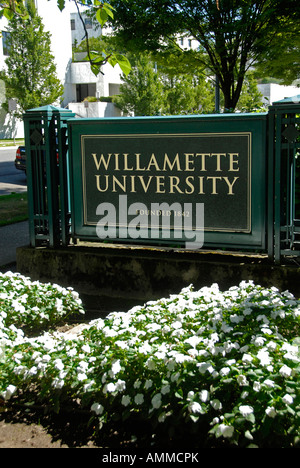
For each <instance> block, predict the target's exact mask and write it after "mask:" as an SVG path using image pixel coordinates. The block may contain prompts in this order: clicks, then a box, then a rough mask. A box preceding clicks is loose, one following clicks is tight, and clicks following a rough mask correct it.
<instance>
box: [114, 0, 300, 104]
mask: <svg viewBox="0 0 300 468" xmlns="http://www.w3.org/2000/svg"><path fill="white" fill-rule="evenodd" d="M111 3H112V5H113V6H114V8H115V15H114V20H113V21H112V24H113V26H114V28H115V29H116V30H117V34H118V36H119V37H120V38H121V40H122V41H123V42H124V43H126V45H127V47H128V48H131V49H135V50H138V49H139V50H149V51H159V50H160V51H166V50H168V49H170V47H172V48H173V49H174V48H177V49H178V48H179V47H180V46H179V45H178V41H177V42H176V38H177V39H178V37H179V36H180V35H187V36H189V37H192V38H194V39H195V40H197V41H198V43H199V48H198V50H197V54H196V60H197V62H198V64H199V66H202V67H203V70H205V71H206V72H207V73H208V74H210V75H211V76H216V77H217V78H218V81H219V85H220V88H221V90H222V92H223V95H224V107H225V109H228V110H229V109H231V110H232V109H235V107H236V105H237V102H238V99H239V97H240V93H241V90H242V86H243V81H244V77H245V74H246V72H247V70H248V69H249V68H250V67H251V66H253V65H254V64H255V63H257V62H259V58H260V56H262V55H263V54H264V53H265V54H266V53H267V52H268V51H270V50H271V48H272V47H273V44H274V47H275V46H276V37H278V36H277V31H278V30H279V29H280V31H282V32H285V33H288V32H289V31H292V30H293V31H296V30H297V27H295V25H296V24H297V25H298V31H299V5H298V2H297V0H291V1H289V2H286V1H283V0H258V1H254V0H202V1H199V0H181V1H173V0H150V1H149V0H139V2H136V1H135V0H111ZM298 34H299V33H298ZM185 53H187V51H185V50H183V49H182V50H181V54H185ZM179 60H180V58H179Z"/></svg>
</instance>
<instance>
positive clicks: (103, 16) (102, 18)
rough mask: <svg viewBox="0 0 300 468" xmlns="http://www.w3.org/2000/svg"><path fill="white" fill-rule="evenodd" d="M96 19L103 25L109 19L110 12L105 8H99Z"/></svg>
mask: <svg viewBox="0 0 300 468" xmlns="http://www.w3.org/2000/svg"><path fill="white" fill-rule="evenodd" d="M96 19H97V21H98V22H99V23H100V25H101V27H103V26H104V24H105V23H106V21H107V20H108V14H107V13H106V10H104V8H99V9H98V10H97V12H96Z"/></svg>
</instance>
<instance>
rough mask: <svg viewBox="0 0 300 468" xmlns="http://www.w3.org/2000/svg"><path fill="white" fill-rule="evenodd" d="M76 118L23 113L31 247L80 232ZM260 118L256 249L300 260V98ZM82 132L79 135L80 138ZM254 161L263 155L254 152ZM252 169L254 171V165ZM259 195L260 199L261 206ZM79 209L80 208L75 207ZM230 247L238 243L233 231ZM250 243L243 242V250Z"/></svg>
mask: <svg viewBox="0 0 300 468" xmlns="http://www.w3.org/2000/svg"><path fill="white" fill-rule="evenodd" d="M74 117H75V115H74V114H73V113H72V112H71V111H69V110H66V109H59V108H56V107H53V106H46V107H42V108H38V109H32V110H29V111H27V112H26V113H25V114H24V126H25V144H26V155H27V179H28V200H29V227H30V242H31V245H32V246H33V247H37V246H39V245H47V246H49V247H57V246H60V245H62V246H67V245H68V244H69V243H70V240H71V238H74V237H75V238H76V233H74V232H73V230H74V223H73V221H74V220H73V221H72V217H73V218H74V216H75V215H74V213H72V209H73V210H74V209H75V208H74V199H76V197H74V193H75V192H76V190H77V189H78V184H79V183H80V177H81V176H80V175H78V174H76V171H75V172H74V166H73V161H72V160H70V158H75V159H76V158H77V157H78V155H77V153H76V152H78V151H79V148H78V147H76V148H75V150H74V144H73V151H75V153H76V154H70V152H69V146H70V145H69V138H71V137H70V134H71V133H72V132H73V133H74V134H76V132H77V128H78V121H79V120H80V121H81V122H82V124H83V125H85V128H87V126H88V125H89V122H88V119H74ZM104 120H105V119H104ZM206 120H207V123H206V125H207V126H209V119H206ZM211 120H212V122H214V123H212V125H215V126H218V125H219V123H217V121H219V120H218V119H216V116H212V119H211ZM250 120H251V119H250ZM258 120H259V117H258ZM220 121H221V120H220ZM237 121H238V119H237ZM262 121H263V122H264V124H263V125H265V124H266V130H268V135H267V131H263V134H262V133H261V131H260V138H262V140H261V141H262V143H260V148H263V147H264V148H265V154H264V155H263V156H262V157H263V158H265V162H267V164H265V162H264V163H263V164H261V165H260V166H259V167H260V169H259V170H260V171H262V172H263V174H259V177H257V178H256V179H253V180H254V182H252V191H253V193H254V198H253V200H254V202H255V203H253V206H252V215H253V213H254V217H255V210H257V209H259V210H260V219H259V222H257V223H256V224H254V226H256V227H255V229H254V231H256V232H254V236H256V238H257V239H258V238H261V239H262V241H261V242H259V243H258V245H257V246H256V244H255V245H254V248H255V249H256V251H259V252H262V253H267V254H268V256H269V258H270V260H271V261H274V262H275V263H280V262H281V261H282V259H283V258H291V259H292V260H293V261H294V260H295V261H297V258H298V257H299V256H300V103H299V100H298V101H297V100H296V99H290V100H284V101H282V102H278V103H275V104H274V105H273V106H270V108H269V112H268V115H267V116H266V115H264V116H263V118H262ZM223 122H226V119H223ZM165 124H166V123H164V125H165ZM97 125H98V124H97V122H96V121H94V122H93V125H92V130H91V132H92V133H93V134H95V133H94V132H95V131H96V133H97V128H98V127H97ZM156 125H159V124H158V123H157V124H156ZM220 125H221V124H220ZM260 125H262V124H260ZM158 128H159V127H158ZM206 128H208V127H206ZM216 128H217V127H216ZM261 128H263V126H262V127H261ZM73 129H74V130H73ZM157 131H158V130H157ZM78 135H79V134H78ZM78 135H77V136H76V138H77V139H78V141H79V136H78ZM261 135H262V137H261ZM263 141H265V145H264V144H263ZM75 146H76V145H75ZM255 152H256V150H255V145H254V153H255ZM255 158H256V159H255ZM254 160H256V161H258V160H259V159H257V155H256V154H254ZM252 172H253V173H254V176H255V168H253V171H252ZM74 180H75V182H74ZM255 180H256V181H258V182H255ZM258 185H259V186H258ZM258 192H259V193H260V194H261V195H260V198H259V197H257V195H255V194H257V193H258ZM72 200H73V205H72V203H71V201H72ZM76 200H77V199H76ZM259 200H261V202H262V205H261V206H260V207H258V204H259V203H258V202H259ZM72 206H73V208H72ZM76 209H77V210H80V209H81V208H80V207H78V206H77V207H76ZM253 219H255V218H253ZM71 221H72V222H71ZM258 230H261V233H258ZM228 239H230V236H227V238H226V242H225V243H224V245H222V241H220V244H219V245H216V244H214V242H212V244H211V245H212V247H213V245H215V247H220V248H227V249H230V240H229V242H228ZM264 239H265V240H264ZM232 247H233V248H235V249H236V247H237V245H236V241H235V239H234V236H233V245H232ZM246 247H247V246H245V245H244V246H243V248H244V249H245V250H247V249H246ZM250 247H251V246H250ZM252 249H253V246H252ZM250 250H251V249H250Z"/></svg>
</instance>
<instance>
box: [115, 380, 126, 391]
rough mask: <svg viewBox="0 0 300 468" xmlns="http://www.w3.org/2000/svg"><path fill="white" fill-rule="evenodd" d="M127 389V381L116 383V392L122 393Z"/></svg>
mask: <svg viewBox="0 0 300 468" xmlns="http://www.w3.org/2000/svg"><path fill="white" fill-rule="evenodd" d="M125 388H126V382H125V380H121V379H118V380H117V382H116V390H117V391H119V392H122V391H123V390H125Z"/></svg>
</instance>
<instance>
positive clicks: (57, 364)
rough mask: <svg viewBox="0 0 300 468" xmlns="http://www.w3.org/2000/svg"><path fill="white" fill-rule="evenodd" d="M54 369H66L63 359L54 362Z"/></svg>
mask: <svg viewBox="0 0 300 468" xmlns="http://www.w3.org/2000/svg"><path fill="white" fill-rule="evenodd" d="M54 367H55V368H56V369H58V370H63V368H64V363H63V362H62V360H61V359H55V361H54Z"/></svg>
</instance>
